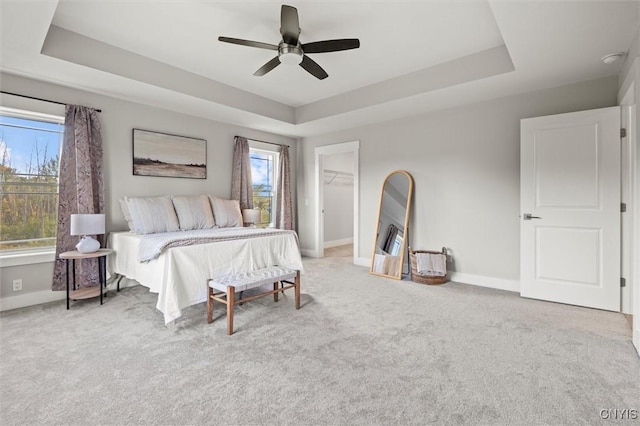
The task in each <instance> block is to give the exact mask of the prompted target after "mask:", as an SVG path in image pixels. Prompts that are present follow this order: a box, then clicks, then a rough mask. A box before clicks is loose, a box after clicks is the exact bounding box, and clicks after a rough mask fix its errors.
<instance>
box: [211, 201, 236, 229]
mask: <svg viewBox="0 0 640 426" xmlns="http://www.w3.org/2000/svg"><path fill="white" fill-rule="evenodd" d="M211 205H212V207H213V216H214V218H215V221H216V225H218V226H219V227H221V228H224V227H228V226H242V213H241V212H240V202H239V201H238V200H224V199H222V198H217V197H211Z"/></svg>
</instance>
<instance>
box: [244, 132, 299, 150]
mask: <svg viewBox="0 0 640 426" xmlns="http://www.w3.org/2000/svg"><path fill="white" fill-rule="evenodd" d="M236 138H244V136H238V135H236ZM245 139H247V140H250V141H255V142H262V143H268V144H269V145H277V146H286V147H287V148H291V147H290V146H289V145H287V144H286V143H275V142H267V141H261V140H260V139H254V138H245Z"/></svg>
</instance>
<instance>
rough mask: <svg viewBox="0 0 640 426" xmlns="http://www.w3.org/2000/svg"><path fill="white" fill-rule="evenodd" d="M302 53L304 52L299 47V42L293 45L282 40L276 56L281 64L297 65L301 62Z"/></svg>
mask: <svg viewBox="0 0 640 426" xmlns="http://www.w3.org/2000/svg"><path fill="white" fill-rule="evenodd" d="M303 55H304V52H303V51H302V47H300V43H298V45H297V46H293V45H291V44H287V43H285V42H284V41H282V42H280V45H279V46H278V57H279V59H280V62H282V63H283V64H293V65H298V64H299V63H300V62H302V56H303Z"/></svg>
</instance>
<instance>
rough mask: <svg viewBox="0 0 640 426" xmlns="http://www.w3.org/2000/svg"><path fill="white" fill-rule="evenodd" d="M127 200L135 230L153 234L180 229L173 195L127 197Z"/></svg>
mask: <svg viewBox="0 0 640 426" xmlns="http://www.w3.org/2000/svg"><path fill="white" fill-rule="evenodd" d="M125 200H126V202H127V206H128V207H129V213H130V214H131V220H132V222H133V228H134V229H133V230H134V232H138V233H140V234H153V233H155V232H172V231H179V230H180V225H179V224H178V217H177V216H176V211H175V209H174V208H173V203H172V202H171V197H169V196H164V197H147V198H142V197H139V198H129V197H125Z"/></svg>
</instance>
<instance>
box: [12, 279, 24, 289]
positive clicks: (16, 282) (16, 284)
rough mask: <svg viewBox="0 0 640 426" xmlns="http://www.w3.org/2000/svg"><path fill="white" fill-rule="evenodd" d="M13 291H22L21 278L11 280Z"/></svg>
mask: <svg viewBox="0 0 640 426" xmlns="http://www.w3.org/2000/svg"><path fill="white" fill-rule="evenodd" d="M13 291H22V278H19V279H17V280H13Z"/></svg>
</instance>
